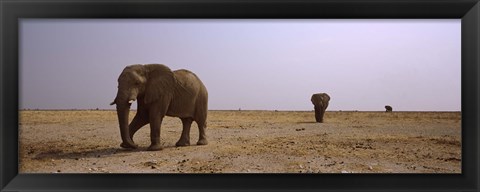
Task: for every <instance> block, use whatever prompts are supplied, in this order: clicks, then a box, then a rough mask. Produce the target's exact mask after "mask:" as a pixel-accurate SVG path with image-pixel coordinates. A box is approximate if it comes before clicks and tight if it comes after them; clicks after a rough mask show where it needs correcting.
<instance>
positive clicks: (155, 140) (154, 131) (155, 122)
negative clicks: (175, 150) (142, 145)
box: [147, 116, 163, 151]
mask: <svg viewBox="0 0 480 192" xmlns="http://www.w3.org/2000/svg"><path fill="white" fill-rule="evenodd" d="M162 121H163V116H158V117H157V118H152V117H150V140H151V145H150V147H148V149H147V150H149V151H159V150H162V146H161V144H160V128H161V125H162Z"/></svg>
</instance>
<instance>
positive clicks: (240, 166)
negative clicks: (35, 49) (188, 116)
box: [19, 110, 461, 173]
mask: <svg viewBox="0 0 480 192" xmlns="http://www.w3.org/2000/svg"><path fill="white" fill-rule="evenodd" d="M134 114H135V111H132V112H131V115H130V118H133V116H134ZM208 115H209V116H208V128H207V134H208V137H209V144H208V145H205V146H196V145H195V143H196V141H197V139H198V129H197V126H196V124H193V125H192V132H191V139H192V141H191V143H192V144H193V145H192V146H188V147H175V142H176V141H177V140H178V139H179V138H180V132H181V121H180V119H178V118H172V117H166V118H165V119H164V122H163V124H162V132H161V139H162V144H163V146H164V149H163V150H161V151H155V152H150V151H146V148H147V147H148V146H149V144H150V138H149V134H150V129H149V126H148V125H147V126H145V127H143V128H142V129H140V131H139V132H137V134H136V135H135V137H134V141H135V142H136V143H137V144H139V145H140V146H141V147H140V148H139V149H136V150H126V149H122V148H120V147H119V144H120V142H121V139H120V133H119V128H118V122H117V119H116V112H115V111H102V110H92V111H20V125H19V137H20V138H19V142H20V143H19V148H20V150H19V159H20V162H19V171H20V172H21V173H461V113H460V112H393V113H385V112H345V111H343V112H339V111H338V112H327V113H326V115H325V123H315V122H314V120H315V118H314V113H313V112H312V111H298V112H293V111H291V112H288V111H209V114H208Z"/></svg>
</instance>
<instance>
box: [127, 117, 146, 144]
mask: <svg viewBox="0 0 480 192" xmlns="http://www.w3.org/2000/svg"><path fill="white" fill-rule="evenodd" d="M146 124H148V113H147V112H145V111H144V110H137V114H136V115H135V117H134V118H133V120H132V122H131V123H130V125H129V126H128V127H129V129H130V131H129V132H130V138H131V139H132V141H133V135H135V133H136V132H137V131H138V130H139V129H140V128H142V127H143V126H144V125H146Z"/></svg>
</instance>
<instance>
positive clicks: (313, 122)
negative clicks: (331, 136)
mask: <svg viewBox="0 0 480 192" xmlns="http://www.w3.org/2000/svg"><path fill="white" fill-rule="evenodd" d="M296 123H297V124H315V123H317V122H316V121H297V122H296Z"/></svg>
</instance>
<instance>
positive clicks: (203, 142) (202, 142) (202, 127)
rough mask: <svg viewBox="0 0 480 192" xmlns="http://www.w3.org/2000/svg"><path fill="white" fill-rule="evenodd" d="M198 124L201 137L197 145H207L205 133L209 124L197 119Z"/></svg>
mask: <svg viewBox="0 0 480 192" xmlns="http://www.w3.org/2000/svg"><path fill="white" fill-rule="evenodd" d="M197 125H198V132H199V138H198V142H197V145H206V144H208V141H207V134H206V133H205V129H206V128H207V124H206V122H205V121H197Z"/></svg>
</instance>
